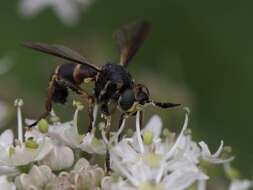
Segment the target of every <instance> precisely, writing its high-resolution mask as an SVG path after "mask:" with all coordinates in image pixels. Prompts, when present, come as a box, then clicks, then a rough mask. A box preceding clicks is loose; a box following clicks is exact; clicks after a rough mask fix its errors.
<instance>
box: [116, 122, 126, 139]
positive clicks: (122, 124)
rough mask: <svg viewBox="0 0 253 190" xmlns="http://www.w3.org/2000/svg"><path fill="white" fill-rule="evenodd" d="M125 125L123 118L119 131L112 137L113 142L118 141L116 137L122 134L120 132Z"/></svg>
mask: <svg viewBox="0 0 253 190" xmlns="http://www.w3.org/2000/svg"><path fill="white" fill-rule="evenodd" d="M125 123H126V119H125V118H124V119H123V120H122V123H121V126H120V128H119V130H118V131H117V133H116V134H115V136H114V140H115V141H117V140H118V137H119V136H120V134H121V133H122V131H123V130H124V128H125Z"/></svg>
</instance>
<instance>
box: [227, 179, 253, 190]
mask: <svg viewBox="0 0 253 190" xmlns="http://www.w3.org/2000/svg"><path fill="white" fill-rule="evenodd" d="M251 187H253V182H252V181H249V180H246V179H245V180H233V181H232V183H231V184H230V186H229V190H248V189H250V188H251Z"/></svg>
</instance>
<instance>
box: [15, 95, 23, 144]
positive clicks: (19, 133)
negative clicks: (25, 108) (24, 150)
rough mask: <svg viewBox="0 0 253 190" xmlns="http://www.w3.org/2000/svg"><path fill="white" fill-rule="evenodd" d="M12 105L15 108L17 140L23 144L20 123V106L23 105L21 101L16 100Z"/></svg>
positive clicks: (21, 123)
mask: <svg viewBox="0 0 253 190" xmlns="http://www.w3.org/2000/svg"><path fill="white" fill-rule="evenodd" d="M14 104H15V106H16V107H17V123H18V140H19V142H20V143H23V122H22V113H21V106H22V105H23V104H24V103H23V100H22V99H16V100H15V102H14Z"/></svg>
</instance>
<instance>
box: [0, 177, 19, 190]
mask: <svg viewBox="0 0 253 190" xmlns="http://www.w3.org/2000/svg"><path fill="white" fill-rule="evenodd" d="M0 187H1V189H3V190H16V186H15V184H14V183H12V182H9V181H8V180H7V177H6V176H1V177H0Z"/></svg>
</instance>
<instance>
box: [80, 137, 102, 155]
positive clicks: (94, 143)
mask: <svg viewBox="0 0 253 190" xmlns="http://www.w3.org/2000/svg"><path fill="white" fill-rule="evenodd" d="M79 148H80V149H81V150H83V151H85V152H87V153H89V154H93V153H95V154H105V153H106V145H105V143H104V142H103V141H102V140H99V139H97V138H96V137H95V134H94V133H87V134H86V135H85V136H84V138H83V140H82V143H81V144H80V145H79Z"/></svg>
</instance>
